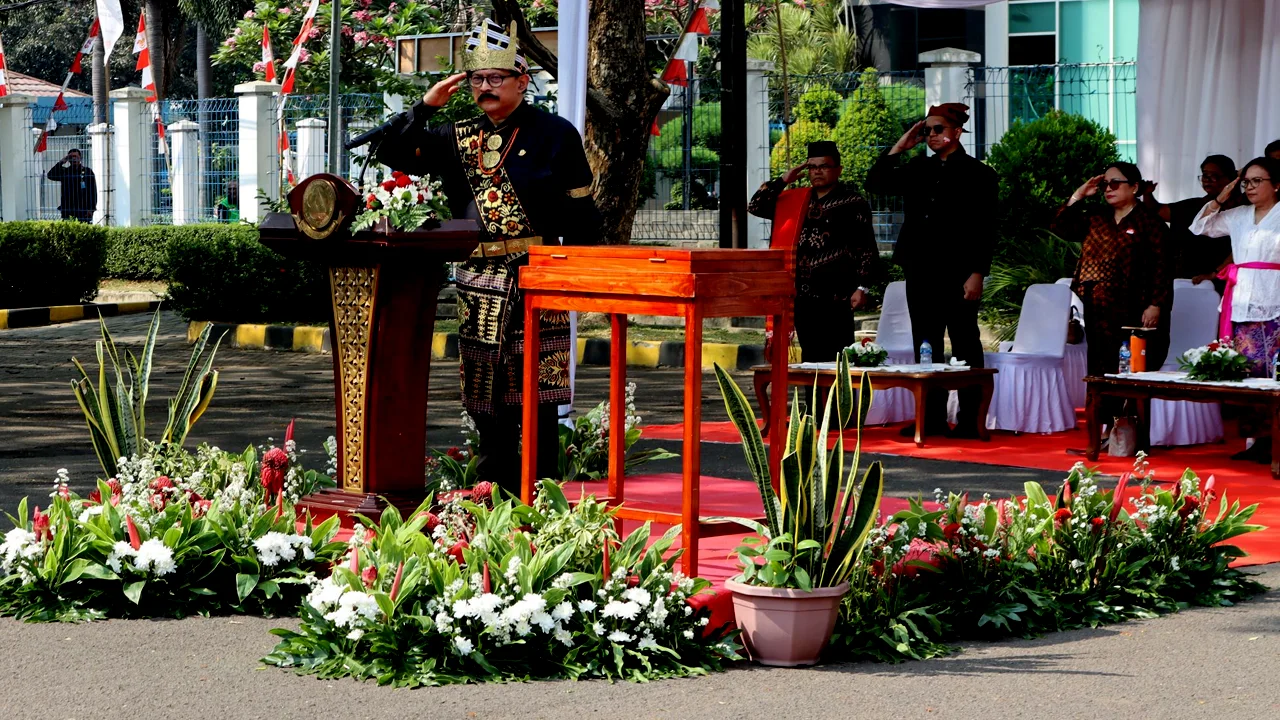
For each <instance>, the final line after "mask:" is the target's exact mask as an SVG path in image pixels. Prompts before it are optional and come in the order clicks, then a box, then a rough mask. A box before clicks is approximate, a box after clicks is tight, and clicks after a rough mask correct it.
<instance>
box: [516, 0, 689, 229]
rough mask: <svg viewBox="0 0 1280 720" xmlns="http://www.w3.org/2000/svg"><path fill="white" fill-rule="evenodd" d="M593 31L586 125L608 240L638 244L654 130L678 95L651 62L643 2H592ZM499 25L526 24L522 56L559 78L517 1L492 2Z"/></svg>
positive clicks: (589, 157)
mask: <svg viewBox="0 0 1280 720" xmlns="http://www.w3.org/2000/svg"><path fill="white" fill-rule="evenodd" d="M590 7H591V18H590V20H589V23H588V26H587V55H588V58H587V127H586V132H585V133H584V137H583V145H584V147H585V148H586V151H587V160H588V161H589V162H590V163H591V170H592V171H593V172H594V173H595V176H596V182H595V187H594V188H593V189H594V191H595V201H596V207H597V208H598V209H599V210H600V215H601V216H602V217H603V218H604V227H603V230H604V235H603V237H602V238H601V242H603V243H605V244H610V245H626V244H629V243H630V242H631V226H632V224H633V223H634V222H635V217H636V206H637V205H638V203H639V199H640V178H641V176H642V175H643V171H644V161H645V153H646V152H648V149H649V130H650V128H652V127H653V121H654V118H656V117H657V116H658V110H659V109H661V108H662V103H664V102H666V99H667V96H668V95H670V94H671V92H670V90H668V89H667V86H666V85H665V84H664V83H662V82H660V81H658V80H657V79H656V78H655V77H654V76H653V74H652V73H651V72H649V66H648V63H647V62H646V61H645V25H644V3H641V2H638V1H637V0H591V6H590ZM493 9H494V13H493V15H494V20H496V21H497V22H498V23H499V24H505V23H506V22H509V21H510V19H515V20H516V22H517V23H518V24H519V33H520V48H521V53H522V54H523V55H524V56H525V57H526V58H528V59H529V60H530V61H531V62H532V63H534V64H537V65H539V66H541V67H542V68H543V69H545V70H547V71H548V72H550V73H551V74H552V76H555V75H557V74H558V71H559V67H558V64H557V60H556V56H555V54H554V53H552V52H550V51H549V50H547V49H546V48H545V47H543V46H542V44H541V43H539V42H537V40H535V39H534V37H533V33H532V32H531V31H530V29H529V23H528V22H527V21H526V20H525V17H524V14H523V12H521V11H520V9H519V6H518V4H517V2H516V0H493Z"/></svg>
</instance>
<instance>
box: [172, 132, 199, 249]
mask: <svg viewBox="0 0 1280 720" xmlns="http://www.w3.org/2000/svg"><path fill="white" fill-rule="evenodd" d="M168 136H169V139H170V147H171V148H172V151H173V157H172V160H173V170H172V171H171V174H170V175H169V185H170V186H171V187H172V188H173V224H174V225H189V224H191V223H197V222H200V125H199V124H197V123H194V122H192V121H190V120H180V121H178V122H176V123H174V124H172V125H170V126H169V129H168Z"/></svg>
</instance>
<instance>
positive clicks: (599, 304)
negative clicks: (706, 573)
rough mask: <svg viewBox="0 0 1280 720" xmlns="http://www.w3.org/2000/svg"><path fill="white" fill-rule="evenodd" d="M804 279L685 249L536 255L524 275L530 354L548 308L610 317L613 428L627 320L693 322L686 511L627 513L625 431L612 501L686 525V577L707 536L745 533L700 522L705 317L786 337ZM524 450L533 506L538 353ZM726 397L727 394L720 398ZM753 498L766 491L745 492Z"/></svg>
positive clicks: (769, 254) (527, 369) (778, 447)
mask: <svg viewBox="0 0 1280 720" xmlns="http://www.w3.org/2000/svg"><path fill="white" fill-rule="evenodd" d="M794 287H795V285H794V280H793V278H792V276H791V274H790V273H788V272H787V271H786V269H785V265H784V258H783V253H782V251H781V250H677V249H668V248H653V247H634V246H627V245H615V246H602V247H558V246H545V247H537V246H535V247H531V248H529V265H528V267H525V268H523V269H521V271H520V289H521V291H522V292H523V293H524V300H525V304H524V327H525V347H527V348H534V347H537V346H538V336H539V331H540V327H539V316H540V311H542V310H578V311H586V312H602V313H607V314H609V316H610V325H611V329H612V332H611V335H610V346H609V348H610V350H609V352H610V358H609V403H610V406H609V427H611V428H622V427H624V426H625V423H626V413H625V410H626V408H625V402H624V399H625V393H626V385H627V315H628V314H640V315H665V316H673V317H683V318H684V321H685V358H684V359H685V366H684V452H683V482H682V487H681V510H680V512H671V511H668V510H662V509H658V508H644V507H627V506H626V505H625V504H624V503H625V500H626V495H625V482H624V481H625V477H624V474H625V462H626V450H625V447H624V445H623V441H624V437H623V435H624V434H623V433H621V432H611V433H610V434H609V489H608V492H609V495H608V498H600V499H602V500H607V501H608V502H609V503H610V504H611V505H621V506H622V507H620V508H619V511H618V515H617V517H618V518H619V519H625V520H640V521H652V522H655V523H661V524H667V525H677V524H678V525H681V528H682V535H681V544H682V547H683V548H684V555H683V556H682V557H681V563H682V564H683V571H684V573H685V574H686V575H690V576H692V575H696V574H697V570H698V564H697V563H698V538H699V537H700V536H702V535H712V534H728V533H740V532H742V527H741V526H740V525H736V524H734V523H708V522H704V521H703V519H702V517H701V516H700V515H699V496H698V487H699V483H700V481H701V476H702V455H701V445H700V443H701V439H702V438H701V430H702V372H703V370H702V319H703V318H707V317H735V316H760V315H764V316H767V317H770V318H772V320H773V323H774V328H775V330H776V333H777V335H776V337H781V338H785V337H787V336H788V335H789V334H790V330H791V315H790V314H791V309H792V300H793V296H794ZM786 352H787V343H785V342H775V343H773V345H772V353H773V358H772V360H773V361H774V362H775V363H777V364H778V366H779V368H780V369H779V371H778V373H777V381H778V384H779V385H780V386H782V384H783V378H784V373H783V371H782V369H781V368H784V367H785V363H786ZM524 360H525V362H524V427H523V438H524V445H523V447H524V452H523V455H522V457H521V474H522V481H523V486H522V496H523V498H524V501H525V502H530V501H531V500H532V498H533V488H534V482H535V480H536V477H535V473H536V468H537V448H538V442H537V430H538V423H537V418H536V416H535V412H536V410H537V396H536V390H537V383H536V378H537V373H538V369H539V368H538V362H537V361H538V354H537V353H532V352H526V353H525V354H524ZM717 392H719V391H718V390H717ZM786 407H787V404H786V402H779V403H777V404H776V405H775V406H774V409H773V417H772V426H773V433H772V434H771V435H770V437H769V440H770V447H769V468H770V472H771V474H772V476H773V478H772V479H773V483H774V487H775V488H776V487H777V486H778V482H779V469H780V467H781V464H782V450H783V446H784V438H783V434H782V433H783V431H784V430H785V429H786ZM743 492H756V490H755V488H754V486H749V485H744V486H743Z"/></svg>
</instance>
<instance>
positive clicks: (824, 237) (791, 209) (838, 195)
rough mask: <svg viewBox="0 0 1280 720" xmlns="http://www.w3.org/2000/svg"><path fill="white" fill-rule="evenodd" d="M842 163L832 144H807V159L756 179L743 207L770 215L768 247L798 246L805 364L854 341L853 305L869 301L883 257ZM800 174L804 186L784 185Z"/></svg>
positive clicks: (798, 313) (798, 316)
mask: <svg viewBox="0 0 1280 720" xmlns="http://www.w3.org/2000/svg"><path fill="white" fill-rule="evenodd" d="M842 169H843V168H842V167H841V164H840V150H839V148H838V147H836V144H835V143H834V142H831V141H830V140H823V141H819V142H812V143H809V158H808V159H807V160H806V161H805V162H803V163H801V164H800V165H797V166H796V167H794V168H791V169H790V170H788V171H787V172H786V174H784V175H783V176H782V177H780V178H777V179H774V180H770V181H769V182H767V183H765V184H764V185H761V186H760V189H759V190H757V191H756V194H755V195H753V196H752V197H751V203H750V204H748V205H747V210H748V212H750V213H751V214H752V215H755V216H757V217H762V218H769V219H772V220H773V228H774V231H773V232H772V233H771V237H770V240H771V245H772V246H773V247H775V248H787V249H794V250H795V261H794V262H795V264H794V268H795V278H796V308H795V327H796V335H797V336H799V338H800V348H801V359H802V360H803V361H804V362H831V361H833V360H835V359H836V357H837V355H838V354H839V353H840V351H841V350H843V349H844V348H846V347H848V346H849V345H852V344H853V339H854V326H853V311H854V310H857V309H859V308H862V307H865V306H866V304H867V288H866V287H865V286H866V285H869V284H871V278H872V276H873V274H874V273H875V270H876V268H877V267H878V265H879V262H880V254H879V252H878V251H877V250H876V237H875V231H874V229H873V228H872V227H871V206H870V205H869V204H868V203H867V201H866V200H865V199H864V198H863V197H862V196H861V195H859V194H858V192H857V191H856V190H854V189H853V188H852V187H850V186H849V185H847V184H845V183H842V182H840V172H841V170H842ZM804 176H808V180H809V187H807V188H796V189H793V190H787V189H786V187H787V186H788V185H790V184H791V183H793V182H796V181H797V180H799V179H800V178H801V177H804ZM784 234H785V235H786V237H783V236H784Z"/></svg>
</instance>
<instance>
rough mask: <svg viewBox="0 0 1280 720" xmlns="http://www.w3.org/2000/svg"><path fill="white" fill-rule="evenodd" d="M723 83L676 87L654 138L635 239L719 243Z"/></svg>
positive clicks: (696, 82) (698, 81)
mask: <svg viewBox="0 0 1280 720" xmlns="http://www.w3.org/2000/svg"><path fill="white" fill-rule="evenodd" d="M719 88H720V84H719V82H718V81H716V80H715V79H702V78H694V79H693V80H692V81H690V83H689V86H688V87H683V88H682V87H678V86H673V87H672V93H671V97H670V98H668V100H667V102H666V104H665V105H663V107H662V109H661V110H660V111H659V113H658V118H657V120H656V121H655V124H656V126H657V128H658V135H656V136H653V137H651V138H650V141H649V151H648V155H647V157H646V160H645V167H644V175H643V177H642V179H641V187H640V207H639V208H638V209H637V211H636V219H635V225H634V226H633V230H632V239H633V240H634V241H639V242H679V243H685V244H699V243H703V244H714V243H715V242H717V240H718V239H719V237H720V225H719V222H720V221H719V213H718V208H719V207H720V185H719V175H720V172H719V169H720V168H719V166H720V93H719Z"/></svg>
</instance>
